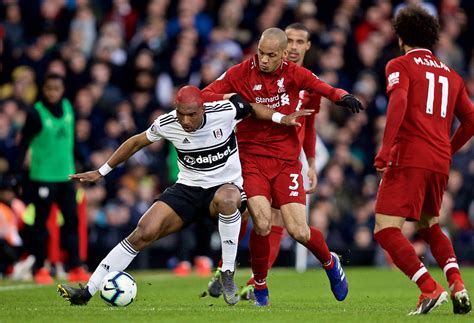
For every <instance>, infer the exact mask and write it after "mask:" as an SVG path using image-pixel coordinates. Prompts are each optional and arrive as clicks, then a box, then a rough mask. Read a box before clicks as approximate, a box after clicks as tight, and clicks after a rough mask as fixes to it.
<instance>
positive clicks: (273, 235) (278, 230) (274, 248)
mask: <svg viewBox="0 0 474 323" xmlns="http://www.w3.org/2000/svg"><path fill="white" fill-rule="evenodd" d="M282 236H283V227H280V226H277V225H273V226H272V231H271V232H270V235H269V237H268V239H269V243H270V255H269V256H268V269H270V268H272V267H273V264H274V263H275V260H276V259H277V257H278V252H279V251H280V243H281V237H282Z"/></svg>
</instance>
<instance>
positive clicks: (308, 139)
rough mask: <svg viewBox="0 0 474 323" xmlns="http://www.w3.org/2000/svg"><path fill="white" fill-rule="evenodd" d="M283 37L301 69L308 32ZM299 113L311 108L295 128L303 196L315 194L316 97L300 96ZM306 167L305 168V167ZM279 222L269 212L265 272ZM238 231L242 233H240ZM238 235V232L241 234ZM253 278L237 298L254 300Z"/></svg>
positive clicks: (289, 30) (300, 29)
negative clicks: (302, 180)
mask: <svg viewBox="0 0 474 323" xmlns="http://www.w3.org/2000/svg"><path fill="white" fill-rule="evenodd" d="M285 33H286V36H287V37H288V60H289V61H291V62H293V63H295V64H298V65H299V66H303V60H304V57H305V55H306V52H307V51H308V50H309V49H310V47H311V40H310V31H309V30H308V28H306V27H305V25H303V24H302V23H293V24H291V25H288V26H287V27H286V28H285ZM300 102H301V103H298V105H299V106H300V107H299V109H302V108H306V107H311V109H313V110H315V113H313V114H311V115H310V116H308V117H306V118H304V119H303V121H302V123H303V127H300V128H298V137H299V138H300V143H301V144H302V146H303V153H302V154H301V155H300V160H301V162H302V163H303V168H302V170H303V173H302V175H303V176H306V179H307V183H308V185H309V186H308V187H307V188H306V194H312V193H314V192H316V185H317V183H318V178H317V173H316V127H315V121H316V113H318V112H319V108H320V104H321V96H320V95H319V94H315V93H313V94H309V93H307V92H305V91H301V92H300ZM305 163H306V164H305ZM284 226H285V224H284V223H283V218H282V217H281V212H280V210H279V209H275V208H272V228H271V231H270V234H269V241H270V254H269V257H268V269H270V268H272V266H273V264H274V263H275V260H276V258H277V257H278V253H279V251H280V243H281V238H282V236H283V228H284ZM241 230H242V229H241ZM241 235H242V232H241ZM254 284H255V282H254V278H253V276H252V277H251V278H250V279H249V281H248V282H247V286H245V287H244V288H243V289H242V290H241V294H240V295H241V298H244V299H254V295H253V290H254Z"/></svg>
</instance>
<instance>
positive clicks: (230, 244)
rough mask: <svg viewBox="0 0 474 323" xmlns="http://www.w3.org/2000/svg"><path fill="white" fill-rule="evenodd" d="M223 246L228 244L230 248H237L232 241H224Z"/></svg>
mask: <svg viewBox="0 0 474 323" xmlns="http://www.w3.org/2000/svg"><path fill="white" fill-rule="evenodd" d="M222 243H223V244H228V245H229V246H235V242H234V241H232V240H224V241H223V242H222Z"/></svg>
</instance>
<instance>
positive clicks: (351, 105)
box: [336, 94, 364, 113]
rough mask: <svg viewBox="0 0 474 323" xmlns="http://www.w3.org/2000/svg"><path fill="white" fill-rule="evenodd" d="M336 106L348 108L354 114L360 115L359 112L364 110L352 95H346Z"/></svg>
mask: <svg viewBox="0 0 474 323" xmlns="http://www.w3.org/2000/svg"><path fill="white" fill-rule="evenodd" d="M336 104H337V105H339V106H341V107H346V108H348V109H349V110H351V111H352V113H359V111H361V110H364V108H363V107H362V104H361V103H360V102H359V100H357V99H356V98H355V97H354V96H353V95H352V94H346V95H344V96H343V97H342V99H340V100H339V101H337V102H336Z"/></svg>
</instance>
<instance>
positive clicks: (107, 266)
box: [100, 264, 110, 271]
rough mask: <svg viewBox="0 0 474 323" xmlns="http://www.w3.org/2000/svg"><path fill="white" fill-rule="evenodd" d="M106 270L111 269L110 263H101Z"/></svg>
mask: <svg viewBox="0 0 474 323" xmlns="http://www.w3.org/2000/svg"><path fill="white" fill-rule="evenodd" d="M100 265H101V266H102V267H103V268H104V269H105V270H107V271H109V270H110V266H109V265H106V264H100Z"/></svg>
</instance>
